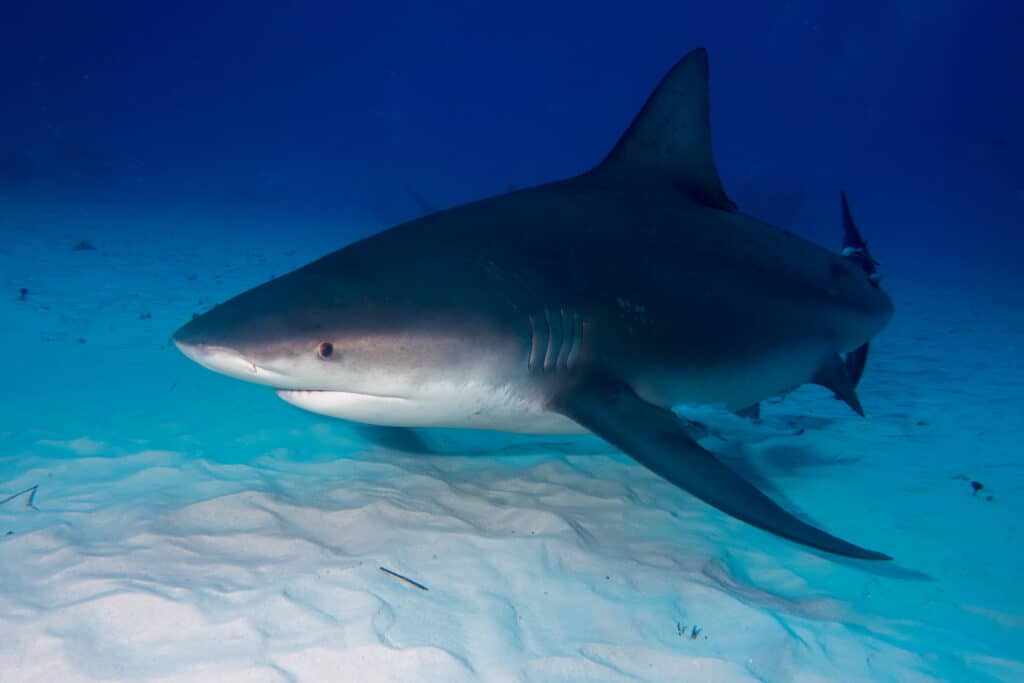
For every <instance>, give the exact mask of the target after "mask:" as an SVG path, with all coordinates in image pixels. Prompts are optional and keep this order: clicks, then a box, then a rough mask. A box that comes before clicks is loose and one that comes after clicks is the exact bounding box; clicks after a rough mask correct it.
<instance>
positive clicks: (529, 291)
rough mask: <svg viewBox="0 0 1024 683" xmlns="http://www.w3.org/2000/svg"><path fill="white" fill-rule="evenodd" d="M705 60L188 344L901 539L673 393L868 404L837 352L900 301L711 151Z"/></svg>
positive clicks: (370, 417)
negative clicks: (543, 174) (758, 479)
mask: <svg viewBox="0 0 1024 683" xmlns="http://www.w3.org/2000/svg"><path fill="white" fill-rule="evenodd" d="M707 75H708V72H707V55H706V52H705V51H704V50H703V49H698V50H694V51H693V52H691V53H690V54H688V55H687V56H686V57H684V58H683V59H682V60H681V61H680V62H679V63H678V64H677V65H676V66H675V67H674V68H673V69H672V70H671V71H670V72H669V73H668V75H667V76H666V77H665V78H664V80H663V81H662V82H661V84H660V85H659V86H658V88H657V89H656V90H655V92H654V94H652V95H651V97H650V98H649V99H648V101H647V103H646V105H645V106H644V108H643V110H642V111H641V112H640V114H639V115H638V116H637V118H636V119H635V120H634V121H633V123H632V125H631V126H630V127H629V129H628V130H627V132H626V133H625V135H624V136H623V138H622V139H621V140H620V141H619V143H618V144H617V145H616V146H615V147H614V149H613V150H612V152H611V153H610V154H609V155H608V156H607V158H606V159H605V160H604V161H603V162H602V163H601V164H599V165H598V166H597V167H596V168H594V169H593V170H591V171H589V172H587V173H584V174H583V175H580V176H578V177H575V178H571V179H568V180H563V181H558V182H553V183H549V184H545V185H540V186H537V187H533V188H528V189H525V190H520V191H516V192H511V193H509V194H505V195H501V196H497V197H493V198H490V199H485V200H482V201H478V202H474V203H470V204H466V205H463V206H458V207H455V208H452V209H448V210H445V211H439V212H436V213H433V214H431V215H428V216H425V217H423V218H419V219H417V220H414V221H411V222H408V223H404V224H402V225H398V226H396V227H394V228H391V229H389V230H385V231H383V232H381V233H378V234H376V235H374V236H371V237H369V238H367V239H364V240H362V241H360V242H357V243H354V244H351V245H349V246H347V247H345V248H343V249H340V250H338V251H336V252H334V253H331V254H328V255H327V256H324V257H323V258H321V259H319V260H317V261H314V262H313V263H310V264H309V265H306V266H304V267H302V268H299V269H298V270H295V271H293V272H291V273H289V274H287V275H285V276H283V277H279V278H277V279H275V280H271V281H270V282H267V283H265V284H263V285H260V286H258V287H255V288H254V289H251V290H249V291H247V292H244V293H243V294H241V295H239V296H237V297H235V298H233V299H231V300H230V301H228V302H226V303H224V304H222V305H220V306H217V307H216V308H214V309H212V310H211V311H209V312H208V313H206V314H204V315H202V316H199V317H198V318H196V319H194V320H192V321H191V322H189V323H188V324H186V325H185V326H184V327H182V328H181V329H180V330H178V331H177V333H176V334H175V335H174V341H175V343H176V344H177V345H178V347H179V348H180V349H181V350H182V351H183V352H184V353H185V354H186V355H187V356H189V357H190V358H192V359H193V360H195V361H197V362H199V363H201V364H202V365H204V366H206V367H208V368H210V369H212V370H215V371H217V372H221V373H224V374H227V375H230V376H233V377H237V378H239V379H243V380H246V381H250V382H255V383H258V384H265V385H268V386H271V387H273V388H275V389H276V390H277V392H278V394H279V395H280V396H281V397H282V398H283V399H284V400H286V401H288V402H290V403H292V404H294V405H296V406H299V407H301V408H305V409H307V410H311V411H314V412H318V413H322V414H325V415H331V416H336V417H341V418H345V419H349V420H355V421H357V422H366V423H371V424H377V425H390V426H399V427H428V426H443V427H464V428H483V429H497V430H506V431H514V432H526V433H572V432H583V431H590V432H593V433H594V434H596V435H598V436H600V437H602V438H604V439H605V440H607V441H608V442H610V443H611V444H613V445H614V446H616V447H618V448H620V449H622V450H623V451H624V452H625V453H627V454H628V455H630V456H631V457H633V458H634V459H635V460H637V461H638V462H639V463H641V464H643V465H644V466H646V467H647V468H648V469H650V470H651V471H653V472H655V473H656V474H658V475H660V476H661V477H663V478H665V479H667V480H668V481H670V482H672V483H674V484H676V485H677V486H679V487H680V488H682V489H685V490H686V491H688V492H690V493H691V494H693V495H695V496H697V497H698V498H700V499H701V500H703V501H705V502H707V503H709V504H711V505H713V506H715V507H717V508H719V509H720V510H722V511H724V512H726V513H728V514H730V515H732V516H734V517H737V518H738V519H741V520H743V521H746V522H748V523H750V524H752V525H754V526H757V527H760V528H761V529H764V530H767V531H769V532H771V533H773V534H776V535H778V536H782V537H784V538H787V539H791V540H793V541H796V542H797V543H801V544H804V545H806V546H810V547H813V548H817V549H819V550H824V551H826V552H829V553H835V554H838V555H845V556H849V557H855V558H863V559H876V560H880V559H890V558H889V557H888V556H887V555H883V554H882V553H878V552H874V551H871V550H866V549H864V548H860V547H858V546H856V545H853V544H851V543H847V542H846V541H843V540H841V539H839V538H836V537H835V536H832V535H830V534H828V533H826V532H824V531H822V530H820V529H817V528H815V527H813V526H810V525H809V524H807V523H805V522H803V521H801V520H799V519H798V518H797V517H795V516H793V515H792V514H790V513H789V512H787V511H785V510H783V509H782V508H781V507H780V506H778V505H777V504H776V503H774V502H773V501H772V500H771V499H769V498H768V497H767V496H765V495H764V494H763V493H761V492H760V491H759V490H757V489H756V488H754V487H753V486H752V485H751V484H749V483H748V482H747V481H746V480H744V479H742V478H741V477H740V476H739V475H737V474H736V473H735V472H733V471H732V470H731V469H729V468H727V467H726V466H725V465H723V464H721V463H720V462H719V461H718V460H717V459H716V458H715V457H714V456H713V455H712V454H711V453H710V452H708V451H707V450H705V449H704V448H702V447H701V446H700V445H698V444H697V442H696V441H695V439H694V433H693V432H692V430H691V425H689V424H688V423H687V422H686V421H684V420H682V419H680V418H678V417H677V416H676V415H675V414H674V413H673V412H672V410H671V408H672V407H673V406H677V405H681V404H718V405H721V406H724V407H726V408H728V409H731V410H737V411H741V410H749V409H750V408H751V407H752V406H755V405H756V404H757V403H758V402H759V401H761V400H763V399H765V398H768V397H772V396H776V395H779V394H781V393H784V392H786V391H790V390H792V389H793V388H795V387H798V386H800V385H802V384H807V383H812V382H813V383H818V384H822V385H824V386H827V387H829V388H831V389H832V390H833V392H835V394H836V396H837V397H839V398H841V399H842V400H844V401H846V402H847V403H848V404H849V405H850V406H851V407H853V408H854V409H855V410H857V411H858V412H861V410H860V403H859V402H858V401H857V398H856V394H855V393H854V386H855V382H854V381H853V379H852V378H851V377H850V372H849V371H848V369H847V365H846V363H845V362H844V361H843V359H842V356H841V354H844V353H848V352H852V351H855V350H858V349H861V348H863V347H864V345H865V344H866V343H867V342H868V341H869V340H870V339H871V338H872V337H874V336H875V335H876V334H877V333H878V332H879V331H880V330H881V329H882V328H883V327H884V326H885V324H886V323H887V322H888V321H889V319H890V318H891V317H892V314H893V307H892V303H891V301H890V299H889V297H888V296H887V295H886V294H885V293H884V292H883V291H882V290H881V289H880V287H879V285H878V281H877V276H876V275H875V274H873V273H872V274H871V276H870V277H869V273H867V272H866V271H865V270H864V268H862V267H860V264H859V263H858V262H857V261H856V260H852V259H850V258H844V257H843V256H842V255H840V254H835V253H832V252H830V251H828V250H826V249H824V248H822V247H819V246H816V245H814V244H812V243H810V242H807V241H805V240H803V239H801V238H799V237H796V236H795V235H792V234H790V233H788V232H785V231H783V230H780V229H779V228H776V227H773V226H771V225H768V224H766V223H763V222H761V221H759V220H757V219H756V218H753V217H751V216H747V215H744V214H743V213H740V212H739V211H737V210H736V207H735V205H734V204H733V203H732V201H730V200H729V198H728V197H727V196H726V194H725V192H724V190H723V189H722V185H721V182H720V180H719V177H718V173H717V171H716V170H715V166H714V163H713V160H712V155H711V137H710V126H709V108H708V91H707ZM851 221H852V219H851ZM865 358H866V356H865ZM857 379H859V374H858V377H857Z"/></svg>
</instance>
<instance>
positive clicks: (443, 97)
mask: <svg viewBox="0 0 1024 683" xmlns="http://www.w3.org/2000/svg"><path fill="white" fill-rule="evenodd" d="M1022 30H1024V9H1022V7H1021V5H1020V3H1013V2H991V1H990V2H981V3H968V2H950V1H944V2H928V3H921V2H911V1H900V2H883V1H875V0H869V1H868V2H860V3H821V2H806V1H805V2H799V1H796V2H747V3H743V2H724V3H694V2H638V3H630V4H628V5H626V4H623V3H582V2H577V3H574V2H563V3H547V2H518V3H514V4H511V3H510V4H494V3H483V2H450V3H425V2H420V3H417V2H388V3H351V2H340V3H333V2H317V3H299V4H297V5H287V4H281V3H261V2H245V3H242V2H227V3H213V4H212V5H211V4H208V3H175V4H174V5H171V6H163V7H160V8H159V9H156V8H154V7H150V6H148V5H145V4H139V3H129V2H104V3H75V2H50V1H42V2H17V3H9V4H8V5H6V6H5V9H4V13H3V20H2V24H0V35H2V39H0V82H2V83H3V92H4V95H3V107H2V108H0V151H2V154H3V157H0V191H3V192H21V191H24V190H26V189H30V190H32V191H38V192H52V191H55V190H59V191H62V192H69V193H76V192H77V193H98V192H102V193H106V194H107V195H108V196H109V197H111V199H112V200H118V199H121V200H125V199H128V198H130V199H131V200H133V201H136V202H152V203H154V204H155V205H159V204H160V203H173V204H175V205H176V206H188V205H195V206H197V207H199V206H209V205H213V206H217V205H230V206H235V207H238V206H240V205H242V206H245V207H247V208H248V209H250V210H252V211H253V212H254V213H261V214H263V215H276V216H280V217H281V218H282V219H289V218H291V219H292V220H297V219H300V218H301V217H302V216H305V215H310V214H314V215H317V216H327V217H332V218H333V217H339V216H342V217H346V218H349V217H351V218H358V219H359V220H360V221H362V222H365V223H366V224H368V225H369V224H372V225H373V226H374V227H379V226H384V225H388V224H391V223H393V222H396V221H398V220H401V219H403V218H407V217H409V216H412V215H415V214H416V213H417V212H418V211H419V208H418V206H417V204H416V202H415V201H414V200H413V198H412V196H411V194H410V191H409V190H410V188H412V190H413V191H414V192H415V193H417V194H419V195H420V196H422V197H424V198H427V199H429V201H430V202H432V203H434V204H436V205H448V204H453V203H457V202H460V201H465V200H468V199H473V198H478V197H481V196H485V195H488V194H493V193H496V192H501V191H504V190H506V189H507V188H508V187H510V186H525V185H530V184H534V183H537V182H540V181H544V180H550V179H554V178H559V177H563V176H567V175H570V174H573V173H576V172H579V171H581V170H584V169H586V168H588V167H589V166H591V165H592V164H594V163H595V162H596V161H598V160H599V159H600V158H601V157H602V156H603V154H604V153H605V151H606V150H607V149H609V148H610V146H611V145H612V144H613V143H614V141H615V140H616V138H617V137H618V135H619V134H620V133H621V131H622V130H623V129H624V128H625V126H626V125H627V124H628V122H629V121H630V120H631V118H632V116H633V115H634V114H635V113H636V111H637V110H638V108H639V106H640V105H641V104H642V102H643V100H644V99H645V98H646V96H647V95H648V94H649V92H650V90H651V88H652V87H653V85H654V84H656V83H657V81H658V79H660V77H661V76H662V75H663V73H664V72H665V71H666V69H667V68H668V67H669V66H670V65H671V64H672V63H674V61H675V60H676V59H678V58H679V57H680V56H681V55H682V54H684V53H685V52H687V51H688V50H690V49H691V48H693V47H695V46H698V45H704V46H706V47H708V48H709V50H710V53H711V68H712V88H713V92H712V98H713V100H712V107H713V121H714V138H715V149H716V156H717V159H718V166H719V168H720V170H721V173H722V175H723V177H724V181H725V185H726V188H727V189H728V191H729V192H730V193H731V194H732V195H734V196H735V198H736V199H737V201H738V202H739V203H740V205H741V206H742V207H744V208H745V209H748V210H750V211H751V212H753V213H755V214H760V215H764V216H766V217H767V218H770V219H774V220H775V221H776V222H778V223H781V224H783V225H785V226H787V227H792V228H793V229H795V230H797V231H799V232H802V233H803V234H808V235H811V236H813V237H815V238H816V239H819V240H820V241H823V242H828V243H832V242H834V240H835V239H836V237H835V235H836V233H837V227H836V218H835V216H836V206H835V205H836V194H837V192H838V189H839V188H840V187H845V188H847V190H848V191H849V192H850V194H851V197H852V199H853V203H854V208H855V210H858V211H859V213H860V214H864V215H866V216H870V224H869V225H867V226H865V227H866V228H867V230H868V232H869V233H870V234H871V235H872V238H873V244H874V246H875V249H876V250H877V251H878V252H879V253H880V255H881V256H883V257H888V258H890V259H891V258H893V257H896V258H897V259H898V260H900V261H903V260H908V261H914V260H917V259H918V258H920V260H921V261H923V262H926V263H929V264H931V263H934V262H935V261H941V262H942V264H943V266H942V267H944V268H947V267H948V268H955V267H956V264H955V263H953V261H954V260H955V261H961V260H966V261H968V262H971V263H975V264H986V263H992V262H994V263H997V264H999V266H1000V267H1001V268H1012V267H1014V266H1015V264H1016V261H1017V259H1018V258H1019V257H1020V256H1021V254H1022V251H1021V250H1020V249H1019V248H1016V240H1015V239H1013V238H1014V236H1015V235H1017V233H1018V230H1019V225H1020V223H1021V217H1022V213H1024V198H1022V196H1021V193H1022V191H1024V177H1022V176H1024V172H1022V170H1021V168H1022V167H1021V164H1020V161H1019V159H1020V155H1021V148H1022V145H1024V135H1022V133H1021V129H1020V121H1022V120H1024V94H1022V92H1024V89H1022V88H1020V87H1019V82H1018V81H1019V75H1018V74H1017V71H1018V69H1019V68H1020V65H1021V64H1024V48H1022V47H1020V41H1019V36H1020V35H1021V32H1022Z"/></svg>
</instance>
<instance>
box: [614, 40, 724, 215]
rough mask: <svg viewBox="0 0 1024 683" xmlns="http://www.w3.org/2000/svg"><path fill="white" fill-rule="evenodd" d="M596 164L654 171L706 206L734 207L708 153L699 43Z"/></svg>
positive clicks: (704, 65) (704, 68) (703, 57)
mask: <svg viewBox="0 0 1024 683" xmlns="http://www.w3.org/2000/svg"><path fill="white" fill-rule="evenodd" d="M597 170H598V171H600V172H608V173H624V174H628V175H629V176H631V177H637V176H643V175H649V174H656V175H658V176H662V177H665V178H668V179H669V180H670V181H671V182H672V183H673V184H674V185H676V186H677V187H678V188H679V189H680V190H682V191H684V192H686V193H687V194H690V195H691V196H693V198H694V199H696V200H697V201H700V202H702V203H704V204H706V205H708V206H711V207H714V208H716V209H722V210H724V211H734V210H735V209H736V205H735V204H734V203H733V202H732V200H730V199H729V197H727V196H726V194H725V190H723V189H722V181H721V179H719V177H718V171H717V170H716V169H715V162H714V159H713V158H712V155H711V114H710V110H709V104H708V53H707V50H705V49H704V48H697V49H696V50H694V51H692V52H690V53H689V54H688V55H686V56H685V57H683V58H682V59H681V60H680V61H679V63H678V64H676V65H675V66H674V67H672V70H671V71H669V72H668V74H667V75H666V76H665V78H663V79H662V80H661V83H659V84H658V87H657V88H655V90H654V92H653V93H652V94H651V96H650V97H649V98H648V99H647V103H646V104H644V107H643V109H641V110H640V113H639V114H637V116H636V118H635V119H633V123H632V124H631V125H630V126H629V129H628V130H627V131H626V133H625V134H624V135H623V136H622V139H620V140H619V142H618V144H616V145H615V148H614V149H612V151H611V153H610V154H609V155H608V156H607V157H606V158H605V160H604V161H603V162H601V165H600V166H598V169H597Z"/></svg>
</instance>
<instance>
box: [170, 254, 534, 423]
mask: <svg viewBox="0 0 1024 683" xmlns="http://www.w3.org/2000/svg"><path fill="white" fill-rule="evenodd" d="M344 251H345V250H340V251H339V252H335V253H334V254H331V255H328V256H326V257H324V258H323V259H320V260H319V261H316V262H314V263H311V264H309V265H307V266H305V267H303V268H300V269H298V270H296V271H293V272H291V273H289V274H287V275H285V276H282V277H279V278H275V279H273V280H270V281H269V282H266V283H264V284H262V285H259V286H257V287H255V288H253V289H250V290H248V291H246V292H244V293H242V294H240V295H238V296H236V297H234V298H232V299H230V300H228V301H226V302H224V303H222V304H219V305H218V306H216V307H214V308H212V309H211V310H209V311H208V312H206V313H204V314H202V315H198V316H195V317H194V318H193V319H192V320H191V321H189V322H188V323H187V324H185V325H184V326H182V327H181V328H180V329H179V330H178V331H177V332H175V333H174V335H173V337H172V340H173V342H174V344H175V345H176V346H177V347H178V349H180V350H181V351H182V352H183V353H184V354H185V355H186V356H187V357H188V358H190V359H191V360H193V361H195V362H197V363H199V364H200V365H202V366H204V367H206V368H207V369H209V370H213V371H215V372H218V373H221V374H224V375H228V376H230V377H233V378H236V379H240V380H243V381H246V382H251V383H255V384H262V385H266V386H270V387H272V388H274V389H275V390H276V391H277V393H278V395H279V396H280V397H281V398H283V399H284V400H286V401H288V402H289V403H292V404H294V405H297V406H298V407H300V408H304V409H307V410H311V411H313V412H318V413H321V414H326V415H331V416H334V417H343V418H347V419H353V420H357V421H364V422H370V423H389V424H394V423H399V424H404V423H410V424H431V423H433V422H436V421H445V420H460V419H463V418H464V416H465V413H472V412H473V410H474V409H475V408H474V402H477V403H478V402H479V397H475V396H472V395H470V394H468V393H467V391H469V390H470V389H471V388H472V387H474V386H477V385H479V384H480V383H482V382H483V383H486V382H487V381H488V380H489V378H491V377H492V376H496V375H497V376H501V375H504V374H507V368H508V367H509V365H511V364H519V365H524V364H525V360H524V356H523V353H524V351H523V349H522V348H521V347H520V344H519V341H518V340H517V339H516V338H515V337H514V336H509V335H507V334H503V335H498V334H492V333H491V332H492V329H491V328H492V327H493V326H491V325H489V324H488V321H487V320H486V318H482V317H481V316H480V315H478V314H474V313H473V312H472V311H469V312H467V311H466V310H464V309H461V308H459V307H458V306H448V307H447V308H445V309H443V310H440V311H439V310H438V309H437V308H433V309H432V308H424V307H419V306H414V305H410V300H409V297H420V299H419V300H422V298H423V297H426V298H428V299H429V298H430V297H431V292H430V291H429V287H426V286H425V287H421V288H420V289H419V290H416V289H415V288H409V287H406V288H405V289H404V290H403V288H402V287H400V286H397V285H394V284H393V282H394V280H395V279H396V277H395V276H390V277H389V276H388V275H386V274H384V272H383V271H377V272H376V273H366V272H363V271H362V270H361V269H360V268H359V266H358V265H356V266H352V264H351V263H349V262H348V261H345V262H344V263H339V260H344V259H343V254H342V253H341V252H344ZM346 253H347V252H346ZM413 267H415V266H413ZM407 269H408V268H407ZM374 275H376V276H374ZM410 292H411V293H410Z"/></svg>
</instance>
